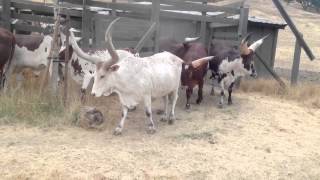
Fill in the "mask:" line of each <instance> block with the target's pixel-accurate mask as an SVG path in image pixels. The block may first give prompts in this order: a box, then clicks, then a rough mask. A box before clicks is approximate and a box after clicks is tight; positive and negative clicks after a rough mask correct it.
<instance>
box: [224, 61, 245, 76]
mask: <svg viewBox="0 0 320 180" xmlns="http://www.w3.org/2000/svg"><path fill="white" fill-rule="evenodd" d="M220 71H221V72H222V73H231V72H232V71H233V72H234V74H235V75H236V76H243V75H244V74H245V69H244V64H243V62H242V58H237V59H235V60H233V61H228V60H223V61H222V63H221V65H220Z"/></svg>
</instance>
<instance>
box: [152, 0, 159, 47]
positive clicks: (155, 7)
mask: <svg viewBox="0 0 320 180" xmlns="http://www.w3.org/2000/svg"><path fill="white" fill-rule="evenodd" d="M151 21H152V22H153V23H156V25H155V33H154V34H155V35H154V52H155V53H157V52H159V38H160V37H159V36H160V1H159V0H152V16H151Z"/></svg>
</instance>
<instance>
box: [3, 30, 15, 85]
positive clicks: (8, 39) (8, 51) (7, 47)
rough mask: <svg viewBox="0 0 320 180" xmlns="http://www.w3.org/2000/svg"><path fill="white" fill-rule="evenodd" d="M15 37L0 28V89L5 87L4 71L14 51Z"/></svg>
mask: <svg viewBox="0 0 320 180" xmlns="http://www.w3.org/2000/svg"><path fill="white" fill-rule="evenodd" d="M14 47H15V38H14V36H13V34H12V33H11V32H10V31H8V30H6V29H4V28H0V89H2V88H3V87H5V80H6V78H9V77H6V73H7V72H8V70H9V67H10V64H11V59H12V56H13V53H14Z"/></svg>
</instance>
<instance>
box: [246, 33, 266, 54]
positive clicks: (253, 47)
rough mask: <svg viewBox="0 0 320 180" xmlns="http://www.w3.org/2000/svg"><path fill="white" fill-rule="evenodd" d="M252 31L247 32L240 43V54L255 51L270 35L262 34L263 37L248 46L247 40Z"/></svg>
mask: <svg viewBox="0 0 320 180" xmlns="http://www.w3.org/2000/svg"><path fill="white" fill-rule="evenodd" d="M251 35H252V33H249V34H247V35H246V36H245V37H244V38H243V39H242V41H241V43H240V53H241V55H248V54H250V53H251V51H252V52H255V51H256V50H257V49H258V48H259V47H260V46H261V45H262V44H263V41H264V40H265V39H266V38H268V37H269V36H270V34H268V35H266V36H264V37H263V38H261V39H259V40H258V41H256V42H254V43H253V44H251V45H250V46H249V47H248V41H249V39H250V37H251Z"/></svg>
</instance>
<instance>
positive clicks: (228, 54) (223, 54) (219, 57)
mask: <svg viewBox="0 0 320 180" xmlns="http://www.w3.org/2000/svg"><path fill="white" fill-rule="evenodd" d="M209 55H210V56H214V58H213V60H212V61H210V63H209V68H210V69H211V70H213V71H214V72H218V68H219V65H220V64H221V62H222V61H223V60H224V59H227V58H228V60H229V61H233V60H235V59H236V58H238V57H240V52H239V50H238V49H237V47H236V46H232V45H231V44H228V43H226V42H223V41H217V42H213V44H212V46H211V48H210V51H209Z"/></svg>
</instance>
